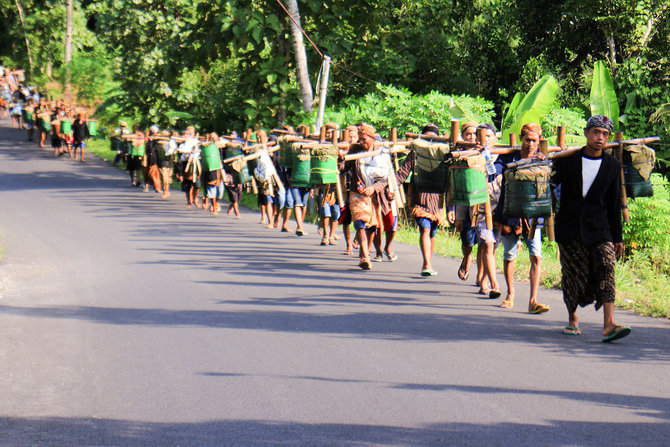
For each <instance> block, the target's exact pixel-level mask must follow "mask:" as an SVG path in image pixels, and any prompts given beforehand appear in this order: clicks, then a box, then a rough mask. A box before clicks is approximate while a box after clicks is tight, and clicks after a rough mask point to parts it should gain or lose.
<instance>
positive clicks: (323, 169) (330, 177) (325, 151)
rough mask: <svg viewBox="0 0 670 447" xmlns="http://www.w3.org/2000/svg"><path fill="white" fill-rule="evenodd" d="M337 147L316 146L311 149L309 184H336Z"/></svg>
mask: <svg viewBox="0 0 670 447" xmlns="http://www.w3.org/2000/svg"><path fill="white" fill-rule="evenodd" d="M338 154H339V150H338V148H337V146H335V145H332V144H328V145H318V146H314V147H312V151H311V158H310V169H309V182H310V183H311V184H313V185H327V184H331V183H337V156H338Z"/></svg>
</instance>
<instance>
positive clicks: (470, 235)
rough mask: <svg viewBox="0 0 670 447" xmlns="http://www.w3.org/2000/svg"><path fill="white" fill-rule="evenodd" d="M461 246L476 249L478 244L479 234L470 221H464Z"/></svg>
mask: <svg viewBox="0 0 670 447" xmlns="http://www.w3.org/2000/svg"><path fill="white" fill-rule="evenodd" d="M460 237H461V245H462V246H463V247H474V246H475V245H476V244H477V233H476V232H475V229H474V228H473V227H472V225H471V223H470V219H467V220H464V221H463V231H461V232H460Z"/></svg>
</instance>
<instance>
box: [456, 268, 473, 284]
mask: <svg viewBox="0 0 670 447" xmlns="http://www.w3.org/2000/svg"><path fill="white" fill-rule="evenodd" d="M469 276H470V270H465V269H464V268H463V267H459V268H458V277H459V278H460V280H461V281H467V280H468V277H469Z"/></svg>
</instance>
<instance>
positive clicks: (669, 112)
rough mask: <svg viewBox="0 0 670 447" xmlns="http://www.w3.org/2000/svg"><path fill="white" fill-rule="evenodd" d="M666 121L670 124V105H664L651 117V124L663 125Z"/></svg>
mask: <svg viewBox="0 0 670 447" xmlns="http://www.w3.org/2000/svg"><path fill="white" fill-rule="evenodd" d="M666 121H667V122H670V103H666V104H663V105H662V106H661V107H659V108H658V110H656V111H655V112H654V113H653V114H652V115H651V116H650V117H649V122H650V123H651V124H661V123H664V122H666Z"/></svg>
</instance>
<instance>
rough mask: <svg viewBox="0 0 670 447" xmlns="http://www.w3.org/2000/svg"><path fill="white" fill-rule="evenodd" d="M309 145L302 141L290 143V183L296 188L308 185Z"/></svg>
mask: <svg viewBox="0 0 670 447" xmlns="http://www.w3.org/2000/svg"><path fill="white" fill-rule="evenodd" d="M310 148H311V146H310V145H308V144H303V143H294V144H293V145H291V153H292V158H293V165H292V168H293V169H292V170H291V185H292V186H293V187H296V188H307V187H309V186H310V170H311V153H310Z"/></svg>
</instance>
